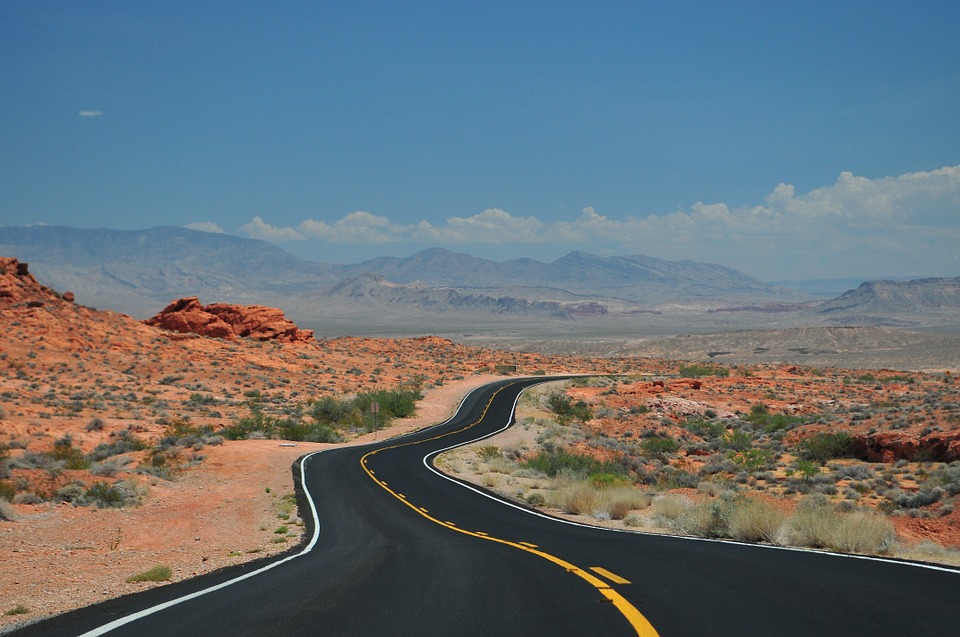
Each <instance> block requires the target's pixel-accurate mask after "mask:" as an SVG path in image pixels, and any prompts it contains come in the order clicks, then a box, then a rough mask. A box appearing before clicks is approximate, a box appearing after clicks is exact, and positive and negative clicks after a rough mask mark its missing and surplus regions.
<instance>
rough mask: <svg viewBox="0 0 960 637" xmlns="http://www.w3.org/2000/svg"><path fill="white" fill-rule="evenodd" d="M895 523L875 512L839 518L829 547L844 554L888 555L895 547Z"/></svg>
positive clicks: (848, 514)
mask: <svg viewBox="0 0 960 637" xmlns="http://www.w3.org/2000/svg"><path fill="white" fill-rule="evenodd" d="M895 539H896V531H895V530H894V528H893V523H892V522H891V521H890V520H888V519H887V518H886V517H884V516H883V515H882V514H880V513H876V512H874V511H854V512H852V513H847V514H844V515H841V516H839V518H838V523H837V524H836V526H835V528H834V531H833V535H832V536H831V537H830V541H829V543H828V545H827V546H829V548H831V549H833V550H835V551H843V552H844V553H886V552H887V551H889V550H890V548H891V547H892V546H893V543H894V540H895Z"/></svg>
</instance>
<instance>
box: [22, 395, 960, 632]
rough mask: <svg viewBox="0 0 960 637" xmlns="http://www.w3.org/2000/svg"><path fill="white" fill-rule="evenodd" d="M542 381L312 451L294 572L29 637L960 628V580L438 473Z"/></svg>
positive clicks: (56, 625) (109, 610)
mask: <svg viewBox="0 0 960 637" xmlns="http://www.w3.org/2000/svg"><path fill="white" fill-rule="evenodd" d="M540 380H542V379H540ZM532 382H537V381H535V380H531V381H522V382H518V381H504V382H502V383H498V384H495V385H491V386H488V387H485V388H483V389H481V390H478V391H476V392H474V393H473V394H471V395H470V396H468V398H467V399H466V400H465V401H464V404H463V405H462V407H461V410H460V411H459V413H458V414H457V416H455V417H454V418H453V419H451V420H450V421H448V422H447V423H444V424H443V425H441V426H438V427H435V428H431V429H429V430H425V431H423V432H419V433H417V434H413V435H410V436H407V437H404V438H400V439H395V440H391V441H384V442H382V443H379V444H377V445H371V446H366V447H354V448H343V449H336V450H331V451H326V452H323V453H320V454H315V455H312V456H309V457H308V458H307V459H306V460H304V475H305V487H306V490H307V491H308V492H309V494H310V495H311V496H312V500H313V502H315V505H316V512H317V518H318V519H319V527H318V529H317V530H318V533H317V534H316V536H315V538H314V542H313V543H311V545H310V546H308V547H307V549H305V550H302V551H300V552H298V553H294V554H293V555H290V556H288V557H287V558H286V560H285V561H283V562H281V563H277V561H276V560H274V561H273V562H270V563H259V564H253V565H247V566H244V567H239V568H234V569H228V570H226V571H221V572H218V573H216V574H212V575H208V576H205V577H201V578H197V579H195V580H191V581H188V582H180V583H176V584H171V585H168V586H163V587H160V588H157V589H154V590H152V591H148V592H146V593H142V594H137V595H131V596H128V597H124V598H121V599H118V600H111V601H109V602H104V603H103V604H98V605H96V606H91V607H88V608H85V609H81V610H78V611H74V612H71V613H68V614H65V615H62V616H60V617H57V618H54V619H51V620H47V621H45V622H41V623H38V624H35V625H33V626H30V627H27V628H25V629H24V630H22V631H19V632H18V633H16V634H17V635H45V636H52V637H55V636H58V635H79V634H89V635H98V634H109V635H111V636H114V635H117V636H120V635H136V636H138V637H147V636H152V635H178V636H190V635H203V636H206V637H209V636H211V635H324V636H327V635H352V636H355V635H636V634H640V635H655V634H660V635H664V636H665V637H666V636H670V635H784V636H786V635H804V636H807V635H818V636H829V635H843V636H849V635H871V636H873V635H957V634H960V627H958V626H957V624H956V620H955V617H954V615H955V610H956V603H957V600H958V599H960V573H958V572H957V571H954V570H950V569H938V568H926V567H921V566H916V565H910V564H905V563H897V562H891V561H876V560H867V559H858V558H850V557H842V556H835V555H828V554H823V553H813V552H806V551H793V550H785V549H776V548H768V547H756V546H747V545H740V544H735V543H725V542H715V541H701V540H690V539H682V538H672V537H663V536H649V535H643V534H637V533H626V532H615V531H609V530H600V529H592V528H587V527H581V526H577V525H573V524H568V523H562V522H558V521H556V520H552V519H547V518H546V517H544V516H541V515H537V514H534V513H531V512H529V511H527V510H523V509H521V508H519V507H516V506H508V505H505V504H504V503H502V502H500V501H498V500H497V499H496V498H494V497H492V496H490V494H485V493H482V492H481V491H480V490H478V489H475V488H471V487H469V486H466V485H461V484H459V483H457V482H455V481H453V480H451V479H448V478H445V477H443V476H441V475H439V474H438V473H437V472H435V471H433V470H431V468H430V467H429V466H428V465H429V457H430V456H432V454H433V453H434V452H436V451H438V450H440V449H443V448H446V447H450V446H453V445H456V444H461V443H463V442H467V441H469V440H473V439H476V438H477V437H479V436H482V435H484V434H489V433H491V432H493V431H496V430H498V429H501V428H502V427H504V426H505V425H506V424H507V423H508V422H509V421H510V419H511V418H512V413H513V406H514V403H515V399H516V397H517V396H518V394H519V392H520V391H521V390H522V388H523V387H524V386H527V385H529V384H530V383H532ZM425 458H427V461H425V460H424V459H425ZM303 515H304V516H305V517H309V515H308V514H307V513H306V512H303ZM264 567H266V570H263V571H262V572H259V573H257V574H255V575H253V576H251V574H252V573H255V572H257V571H258V570H260V569H263V568H264ZM237 577H245V578H246V579H242V580H240V581H236V578H237ZM211 586H220V588H217V589H215V590H210V587H211ZM184 596H193V597H192V598H188V599H185V600H182V598H183V597H184ZM178 599H181V600H182V601H177V600H178ZM157 604H168V606H167V607H166V608H161V609H157V607H156V605H157ZM145 609H146V610H145ZM136 613H141V614H142V616H137V615H135V614H136ZM133 617H138V618H136V619H132V618H133ZM110 622H115V624H116V625H111V624H110ZM107 629H109V631H108V630H107Z"/></svg>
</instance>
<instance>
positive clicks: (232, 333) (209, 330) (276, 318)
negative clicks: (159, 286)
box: [144, 296, 313, 343]
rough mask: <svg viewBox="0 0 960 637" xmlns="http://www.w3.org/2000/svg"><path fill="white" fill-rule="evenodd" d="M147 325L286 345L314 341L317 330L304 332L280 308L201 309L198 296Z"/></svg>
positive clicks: (228, 306)
mask: <svg viewBox="0 0 960 637" xmlns="http://www.w3.org/2000/svg"><path fill="white" fill-rule="evenodd" d="M144 323H146V324H147V325H153V326H155V327H159V328H162V329H165V330H170V331H173V332H180V333H182V334H199V335H201V336H209V337H212V338H223V339H227V340H235V339H237V338H250V339H254V340H257V341H282V342H285V343H307V342H310V341H312V340H313V330H301V329H300V328H298V327H297V326H296V325H295V324H294V323H293V321H291V320H289V319H288V318H286V317H285V316H284V315H283V311H282V310H278V309H277V308H273V307H265V306H263V305H232V304H230V303H213V304H211V305H200V300H199V299H198V298H197V297H195V296H190V297H187V298H183V299H179V300H176V301H174V302H173V303H171V304H170V305H168V306H167V307H165V308H164V309H163V311H161V312H160V313H159V314H157V315H156V316H154V317H153V318H150V319H147V320H146V321H144Z"/></svg>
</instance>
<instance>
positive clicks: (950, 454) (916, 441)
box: [852, 431, 960, 462]
mask: <svg viewBox="0 0 960 637" xmlns="http://www.w3.org/2000/svg"><path fill="white" fill-rule="evenodd" d="M852 442H853V448H854V453H856V455H857V456H859V457H860V458H863V459H864V460H869V461H871V462H894V461H896V460H901V459H904V460H933V461H935V462H952V461H954V460H960V431H937V432H933V433H930V434H927V435H925V436H918V435H917V434H916V433H909V432H905V431H884V432H881V433H875V434H868V435H858V436H853V440H852Z"/></svg>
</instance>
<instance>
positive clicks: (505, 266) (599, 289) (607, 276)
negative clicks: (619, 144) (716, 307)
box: [344, 248, 782, 303]
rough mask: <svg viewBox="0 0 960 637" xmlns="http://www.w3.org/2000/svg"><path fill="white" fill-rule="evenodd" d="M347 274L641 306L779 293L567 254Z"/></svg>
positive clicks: (432, 256)
mask: <svg viewBox="0 0 960 637" xmlns="http://www.w3.org/2000/svg"><path fill="white" fill-rule="evenodd" d="M344 269H345V270H346V271H348V272H350V273H351V274H354V275H356V274H361V273H363V272H378V273H380V274H382V275H383V276H384V277H386V278H387V279H389V280H390V281H395V282H397V283H412V282H413V281H420V282H422V283H425V284H427V285H433V286H450V287H505V286H530V287H552V288H560V289H562V290H566V291H568V292H573V293H577V294H593V295H604V296H619V297H622V298H625V299H628V300H631V301H636V302H641V303H656V302H662V301H665V300H679V299H696V298H705V297H706V298H720V297H723V298H726V299H731V300H732V299H733V298H773V297H777V296H780V295H782V291H780V290H777V289H775V288H772V287H770V286H768V285H766V284H764V283H763V282H761V281H759V280H758V279H755V278H753V277H750V276H748V275H746V274H744V273H742V272H739V271H737V270H734V269H733V268H728V267H724V266H721V265H713V264H706V263H697V262H694V261H668V260H665V259H656V258H653V257H647V256H643V255H632V256H621V257H600V256H596V255H593V254H589V253H587V252H571V253H570V254H568V255H566V256H564V257H561V258H559V259H557V260H556V261H553V262H552V263H542V262H540V261H535V260H533V259H513V260H510V261H504V262H499V263H498V262H495V261H489V260H487V259H480V258H477V257H472V256H470V255H466V254H459V253H454V252H450V251H449V250H444V249H442V248H432V249H429V250H424V251H422V252H418V253H417V254H414V255H412V256H410V257H407V258H405V259H400V258H392V257H383V258H379V259H373V260H371V261H365V262H363V263H360V264H358V265H355V266H345V268H344Z"/></svg>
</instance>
